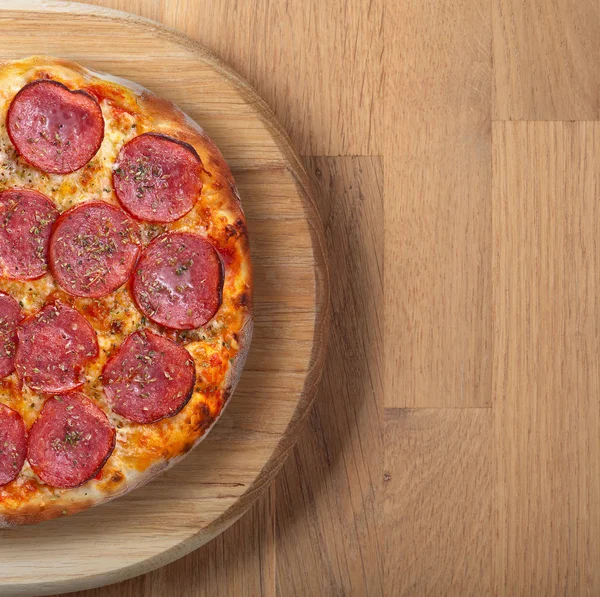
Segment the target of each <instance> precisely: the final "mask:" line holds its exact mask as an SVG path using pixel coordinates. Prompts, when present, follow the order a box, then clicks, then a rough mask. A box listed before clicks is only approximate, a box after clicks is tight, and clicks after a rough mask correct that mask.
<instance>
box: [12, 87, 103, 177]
mask: <svg viewBox="0 0 600 597" xmlns="http://www.w3.org/2000/svg"><path fill="white" fill-rule="evenodd" d="M6 127H7V130H8V135H9V137H10V140H11V141H12V143H13V145H14V146H15V149H16V150H17V153H18V154H19V155H20V156H21V157H22V158H23V159H24V160H25V161H27V162H29V163H30V164H31V165H32V166H34V167H35V168H38V169H39V170H43V171H44V172H51V173H53V174H67V173H68V172H75V170H79V168H82V167H83V166H85V165H86V164H87V163H88V162H89V161H90V160H91V159H92V158H93V157H94V155H95V154H96V152H97V151H98V149H99V148H100V144H101V143H102V139H103V137H104V118H103V117H102V110H101V109H100V105H99V104H98V102H97V101H96V99H95V98H94V97H92V96H91V95H90V94H89V93H86V92H85V91H81V90H75V91H71V90H70V89H69V88H68V87H66V86H65V85H63V84H62V83H59V82H58V81H50V80H48V79H40V80H37V81H33V82H31V83H28V84H27V85H25V87H23V89H21V91H19V93H17V95H15V97H14V99H13V100H12V102H11V104H10V107H9V108H8V113H7V115H6Z"/></svg>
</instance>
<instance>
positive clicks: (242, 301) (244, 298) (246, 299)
mask: <svg viewBox="0 0 600 597" xmlns="http://www.w3.org/2000/svg"><path fill="white" fill-rule="evenodd" d="M251 300H252V299H251V298H250V294H249V293H248V292H242V294H240V296H239V298H238V305H239V306H240V308H246V307H249V306H250V302H251Z"/></svg>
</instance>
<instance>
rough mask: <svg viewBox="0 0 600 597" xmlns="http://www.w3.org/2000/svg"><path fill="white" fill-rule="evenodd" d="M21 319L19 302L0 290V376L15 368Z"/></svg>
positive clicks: (4, 375)
mask: <svg viewBox="0 0 600 597" xmlns="http://www.w3.org/2000/svg"><path fill="white" fill-rule="evenodd" d="M21 319H23V315H22V313H21V308H20V307H19V303H17V301H16V300H15V299H14V298H13V297H12V296H10V295H8V294H5V293H4V292H0V378H1V377H6V376H7V375H10V374H11V373H12V372H13V371H14V370H15V351H16V349H17V324H18V323H19V321H21ZM0 447H1V444H0Z"/></svg>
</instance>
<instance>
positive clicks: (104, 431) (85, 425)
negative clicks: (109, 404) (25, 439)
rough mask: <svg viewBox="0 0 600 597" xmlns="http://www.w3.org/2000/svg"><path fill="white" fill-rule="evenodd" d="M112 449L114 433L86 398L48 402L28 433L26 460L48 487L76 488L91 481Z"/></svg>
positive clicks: (56, 398) (67, 396) (76, 395)
mask: <svg viewBox="0 0 600 597" xmlns="http://www.w3.org/2000/svg"><path fill="white" fill-rule="evenodd" d="M114 447H115V429H114V427H113V426H112V425H111V424H110V421H109V420H108V417H107V416H106V415H105V414H104V412H103V411H102V410H100V408H98V407H97V406H96V405H95V404H94V403H93V402H92V401H91V400H90V399H89V398H86V397H85V396H84V395H83V394H81V393H79V392H70V393H69V394H61V395H60V396H54V397H52V398H48V400H46V402H45V403H44V406H43V407H42V412H41V413H40V415H39V417H38V418H37V419H36V420H35V422H34V424H33V425H32V426H31V430H30V431H29V448H28V450H27V460H28V461H29V464H30V465H31V468H32V469H33V470H34V472H35V473H36V475H37V476H38V477H39V478H40V479H41V480H42V481H43V482H44V483H46V484H48V485H51V486H52V487H61V488H67V487H78V486H79V485H81V484H82V483H85V482H86V481H88V480H89V479H92V478H93V477H95V476H96V475H97V474H98V473H99V472H100V469H101V468H102V467H103V466H104V463H105V462H106V461H107V460H108V457H109V456H110V455H111V453H112V451H113V449H114Z"/></svg>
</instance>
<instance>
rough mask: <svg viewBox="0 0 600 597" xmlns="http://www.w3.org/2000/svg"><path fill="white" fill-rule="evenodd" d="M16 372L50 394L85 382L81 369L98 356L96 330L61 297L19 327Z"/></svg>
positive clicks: (26, 381)
mask: <svg viewBox="0 0 600 597" xmlns="http://www.w3.org/2000/svg"><path fill="white" fill-rule="evenodd" d="M17 334H18V337H19V341H18V344H17V353H16V358H15V367H16V369H17V374H18V375H19V377H21V379H23V380H24V381H25V383H27V385H28V386H29V387H30V388H33V389H34V390H39V391H40V392H46V393H49V394H52V393H56V392H64V391H66V390H72V389H73V388H76V387H78V386H80V385H81V384H82V383H83V377H82V369H83V367H84V366H85V365H86V364H87V363H88V362H89V361H91V360H92V359H95V358H96V357H97V356H98V341H97V340H96V332H94V329H93V328H92V326H91V325H90V324H89V323H88V322H87V320H86V319H85V318H84V317H83V315H81V314H80V313H79V312H78V311H76V310H75V309H73V308H72V307H69V306H68V305H65V304H63V303H60V302H58V301H56V302H53V303H50V304H48V305H46V306H45V307H44V308H43V309H42V310H41V311H39V312H38V313H37V314H36V315H33V316H31V317H28V318H27V319H25V320H24V321H23V322H22V323H21V324H20V325H19V326H18V328H17Z"/></svg>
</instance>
